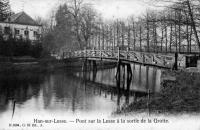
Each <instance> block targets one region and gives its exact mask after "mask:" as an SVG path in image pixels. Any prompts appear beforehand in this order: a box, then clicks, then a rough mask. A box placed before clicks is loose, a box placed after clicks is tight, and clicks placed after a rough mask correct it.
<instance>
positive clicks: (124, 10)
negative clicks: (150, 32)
mask: <svg viewBox="0 0 200 130" xmlns="http://www.w3.org/2000/svg"><path fill="white" fill-rule="evenodd" d="M63 1H64V0H10V3H11V9H12V10H13V11H14V12H20V11H22V10H24V11H25V12H27V13H28V14H29V15H31V16H32V17H33V18H35V17H37V16H41V17H43V18H45V17H47V16H48V14H49V12H50V11H51V10H52V9H53V8H55V7H57V6H58V5H59V4H61V3H62V2H63ZM142 1H144V0H85V2H88V3H91V4H92V5H94V7H95V8H96V9H97V10H98V12H99V13H101V14H102V16H103V17H104V18H107V19H111V18H113V17H114V18H126V17H127V16H130V15H132V14H134V15H136V16H138V15H140V14H141V13H144V12H145V11H146V9H147V8H150V6H149V5H148V4H146V3H144V2H142Z"/></svg>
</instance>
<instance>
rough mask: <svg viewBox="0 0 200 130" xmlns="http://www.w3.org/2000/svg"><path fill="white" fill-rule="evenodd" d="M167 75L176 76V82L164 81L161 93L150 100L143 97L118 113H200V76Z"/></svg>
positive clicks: (196, 74)
mask: <svg viewBox="0 0 200 130" xmlns="http://www.w3.org/2000/svg"><path fill="white" fill-rule="evenodd" d="M164 73H166V72H164ZM167 73H171V75H172V76H175V77H176V80H163V81H162V89H161V92H160V93H157V94H151V95H150V99H149V100H148V98H147V97H143V98H141V99H139V100H137V101H136V102H134V103H131V104H130V105H129V106H128V107H125V108H122V109H121V110H119V111H117V114H122V113H129V112H133V111H140V112H147V111H149V110H150V112H151V113H154V114H157V113H161V114H181V113H196V112H200V109H199V108H200V80H199V79H200V74H199V73H190V72H183V71H179V72H167ZM148 103H149V109H148V107H147V104H148Z"/></svg>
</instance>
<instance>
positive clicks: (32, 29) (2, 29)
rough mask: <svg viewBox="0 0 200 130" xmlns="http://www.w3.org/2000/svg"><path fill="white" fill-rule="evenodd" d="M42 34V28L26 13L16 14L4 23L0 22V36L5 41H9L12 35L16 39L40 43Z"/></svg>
mask: <svg viewBox="0 0 200 130" xmlns="http://www.w3.org/2000/svg"><path fill="white" fill-rule="evenodd" d="M41 33H42V26H41V25H39V24H38V23H37V22H36V21H35V20H33V19H32V18H31V17H30V16H29V15H27V14H26V13H25V12H20V13H17V14H14V15H12V16H10V17H9V18H8V19H7V20H5V21H4V22H0V34H2V35H3V37H4V39H8V37H9V35H10V34H11V36H12V37H13V38H16V39H23V40H30V41H38V40H40V38H41Z"/></svg>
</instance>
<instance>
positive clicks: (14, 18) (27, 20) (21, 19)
mask: <svg viewBox="0 0 200 130" xmlns="http://www.w3.org/2000/svg"><path fill="white" fill-rule="evenodd" d="M5 22H10V23H17V24H25V25H33V26H40V25H39V24H38V23H37V22H36V21H35V20H33V19H32V18H31V17H30V16H29V15H28V14H26V13H25V12H24V11H23V12H20V13H17V14H13V15H11V16H10V17H9V18H8V19H6V20H5Z"/></svg>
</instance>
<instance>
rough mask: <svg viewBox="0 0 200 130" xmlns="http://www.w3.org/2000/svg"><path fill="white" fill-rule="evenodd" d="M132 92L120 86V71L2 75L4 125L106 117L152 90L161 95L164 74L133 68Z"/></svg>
mask: <svg viewBox="0 0 200 130" xmlns="http://www.w3.org/2000/svg"><path fill="white" fill-rule="evenodd" d="M131 68H132V74H133V75H132V77H131V79H132V80H131V83H130V86H129V87H130V89H129V90H126V86H127V82H125V83H124V84H122V85H121V88H120V89H119V88H118V87H117V86H116V79H115V74H116V70H117V69H116V68H109V69H103V70H98V71H97V72H96V73H95V75H94V74H93V72H87V74H86V77H84V76H83V72H77V71H76V72H71V71H69V70H65V69H62V70H58V71H55V72H52V73H29V72H27V73H23V74H14V73H13V74H9V75H4V74H1V75H0V122H5V123H6V121H11V120H21V121H23V120H24V119H26V120H28V119H29V120H30V121H31V120H33V118H39V117H42V118H44V117H46V118H49V116H50V117H68V118H73V117H77V116H80V117H81V116H99V117H100V116H103V117H111V116H112V114H113V113H114V112H116V111H117V110H118V109H120V108H121V107H123V106H126V105H129V104H130V103H131V102H133V101H134V100H138V98H140V97H143V96H146V93H147V92H148V90H150V91H151V92H159V91H160V76H161V70H160V69H157V68H153V67H145V66H141V65H137V64H132V65H131Z"/></svg>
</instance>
